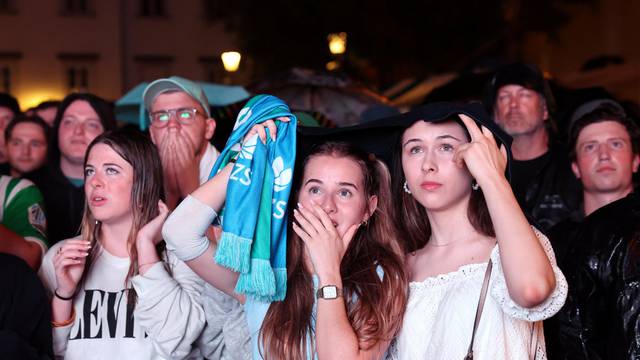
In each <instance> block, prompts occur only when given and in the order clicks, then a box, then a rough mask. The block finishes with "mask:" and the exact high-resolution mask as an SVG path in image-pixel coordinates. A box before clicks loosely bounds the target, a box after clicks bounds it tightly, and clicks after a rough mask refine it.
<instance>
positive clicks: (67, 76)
mask: <svg viewBox="0 0 640 360" xmlns="http://www.w3.org/2000/svg"><path fill="white" fill-rule="evenodd" d="M58 58H59V59H60V60H61V62H62V69H63V71H64V80H65V85H66V87H67V90H68V91H69V92H90V91H91V89H95V88H96V86H95V85H96V84H95V79H94V74H95V73H96V71H95V68H96V64H97V62H98V58H99V56H98V54H67V53H64V54H58Z"/></svg>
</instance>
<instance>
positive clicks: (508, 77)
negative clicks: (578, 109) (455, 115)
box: [485, 64, 580, 232]
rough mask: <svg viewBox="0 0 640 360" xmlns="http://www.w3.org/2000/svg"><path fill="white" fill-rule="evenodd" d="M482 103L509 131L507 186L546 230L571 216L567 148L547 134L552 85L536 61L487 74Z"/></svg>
mask: <svg viewBox="0 0 640 360" xmlns="http://www.w3.org/2000/svg"><path fill="white" fill-rule="evenodd" d="M485 105H486V106H487V108H489V110H490V112H491V113H492V115H493V119H494V121H495V122H496V123H497V124H498V125H499V126H500V127H501V128H502V129H503V130H504V131H505V132H506V133H508V134H509V135H511V136H512V137H513V143H512V144H511V151H512V153H513V160H514V161H513V162H512V165H511V166H512V167H511V186H512V188H513V192H514V194H515V196H516V198H517V199H518V202H519V203H520V207H522V210H523V211H524V212H525V214H527V216H528V217H529V218H530V220H532V221H533V222H534V223H535V224H534V225H536V226H537V227H538V228H539V229H540V230H542V231H543V232H546V231H547V230H549V229H550V228H551V227H552V226H553V225H555V224H556V223H558V222H560V221H562V220H564V219H566V218H568V217H569V216H571V214H572V213H573V211H574V210H575V209H577V208H578V206H579V199H580V184H579V182H578V181H577V180H576V178H575V177H574V176H573V174H572V173H571V168H570V163H569V159H568V157H567V153H568V151H567V150H566V148H565V147H564V146H563V145H561V144H560V143H558V142H556V141H554V139H552V137H551V135H552V134H551V133H552V131H551V130H552V129H553V125H552V121H551V118H550V113H552V112H553V107H554V103H553V96H552V94H551V90H550V89H549V86H548V84H547V82H546V81H545V79H544V77H543V76H542V73H541V72H540V70H539V69H538V68H537V67H535V66H534V65H528V64H512V65H508V66H505V67H503V68H501V69H499V70H498V71H497V72H496V74H495V75H494V76H493V78H492V79H491V81H490V83H489V84H488V86H487V93H486V97H485Z"/></svg>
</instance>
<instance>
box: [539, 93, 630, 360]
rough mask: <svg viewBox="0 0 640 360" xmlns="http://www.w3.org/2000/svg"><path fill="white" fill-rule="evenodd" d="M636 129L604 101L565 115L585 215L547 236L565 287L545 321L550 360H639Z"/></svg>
mask: <svg viewBox="0 0 640 360" xmlns="http://www.w3.org/2000/svg"><path fill="white" fill-rule="evenodd" d="M639 140H640V129H639V128H638V126H637V125H636V124H635V123H634V122H633V121H632V120H631V119H629V118H628V117H627V115H626V114H625V111H624V109H623V108H622V107H621V106H620V105H619V104H618V103H616V102H614V101H612V100H608V99H600V100H594V101H590V102H588V103H586V104H584V105H582V106H580V107H579V108H578V109H576V111H575V112H574V115H573V116H572V117H571V124H570V131H569V145H570V146H571V158H572V161H573V162H572V168H573V171H574V172H575V174H576V176H578V177H579V178H580V181H581V182H582V185H583V189H584V190H583V196H584V206H583V209H581V210H582V211H583V213H584V216H585V218H584V219H583V220H582V221H573V220H569V219H567V220H565V221H563V222H562V223H559V224H557V225H556V226H555V227H554V228H553V229H551V231H550V239H551V241H552V244H553V247H554V251H555V253H556V256H557V259H558V265H559V266H560V268H561V269H562V271H563V273H564V274H565V276H566V278H567V282H568V284H569V293H568V296H567V301H566V304H565V307H564V308H563V309H562V310H561V311H560V312H559V313H558V314H557V315H556V316H555V317H553V318H552V319H550V320H548V321H547V322H546V323H545V332H546V338H547V339H548V342H547V349H548V351H549V358H550V359H556V358H558V359H623V358H628V359H638V358H640V243H639V242H638V240H639V239H640V196H638V194H637V193H634V192H633V182H632V176H633V173H634V172H636V171H637V170H638V166H639V165H640V148H639V146H640V144H639V143H638V142H639Z"/></svg>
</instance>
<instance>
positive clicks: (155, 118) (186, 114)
mask: <svg viewBox="0 0 640 360" xmlns="http://www.w3.org/2000/svg"><path fill="white" fill-rule="evenodd" d="M197 114H198V109H194V108H180V109H170V110H160V111H156V112H153V113H151V114H150V115H149V118H150V119H151V125H152V126H154V127H157V128H161V127H165V126H167V124H168V123H169V120H171V116H175V118H176V120H177V121H178V122H179V123H180V124H182V125H189V124H191V123H192V122H193V120H194V119H195V118H196V115H197Z"/></svg>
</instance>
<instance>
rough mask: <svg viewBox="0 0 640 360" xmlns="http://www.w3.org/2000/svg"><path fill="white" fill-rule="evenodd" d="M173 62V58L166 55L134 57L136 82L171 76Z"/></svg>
mask: <svg viewBox="0 0 640 360" xmlns="http://www.w3.org/2000/svg"><path fill="white" fill-rule="evenodd" d="M173 60H174V58H173V56H167V55H138V56H136V57H134V61H135V62H136V69H137V72H138V74H137V80H138V82H142V81H153V80H155V79H159V78H163V77H169V76H171V75H173V71H172V70H173V66H172V65H173Z"/></svg>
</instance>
